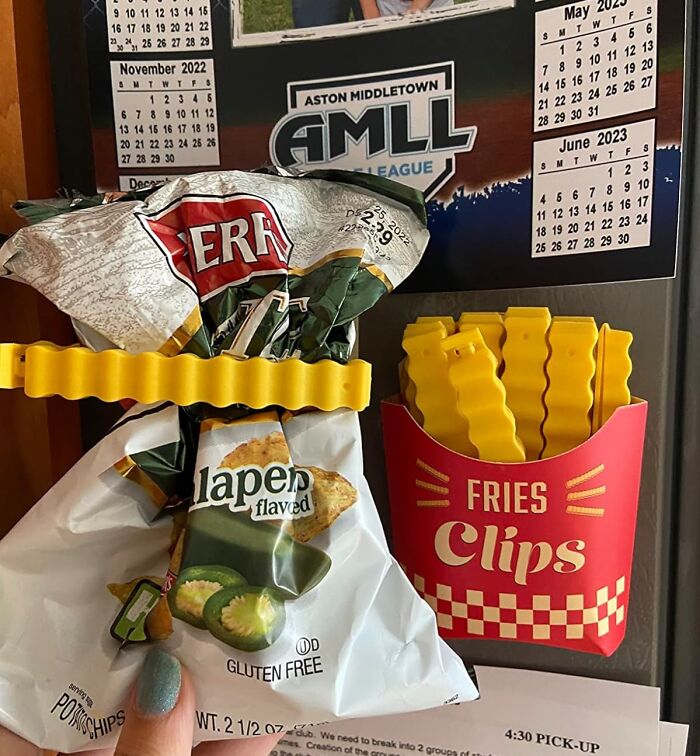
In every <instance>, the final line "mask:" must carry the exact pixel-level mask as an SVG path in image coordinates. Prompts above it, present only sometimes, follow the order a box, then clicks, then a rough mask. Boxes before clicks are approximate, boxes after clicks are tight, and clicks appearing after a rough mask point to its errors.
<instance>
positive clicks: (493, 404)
mask: <svg viewBox="0 0 700 756" xmlns="http://www.w3.org/2000/svg"><path fill="white" fill-rule="evenodd" d="M442 348H443V350H444V351H445V352H446V353H447V355H448V360H449V377H450V382H451V383H452V385H453V386H454V388H455V389H456V390H457V411H458V412H459V414H460V415H461V416H462V417H463V418H464V419H465V420H466V421H467V424H468V426H469V440H470V441H471V443H472V444H473V445H474V447H475V448H476V452H477V456H478V458H479V459H487V460H490V461H491V462H524V461H525V451H524V449H523V444H522V442H521V441H520V439H519V438H518V437H517V436H516V435H515V419H514V418H513V413H512V412H511V411H510V410H509V409H508V407H507V406H506V392H505V389H504V388H503V384H502V383H501V381H499V380H498V376H497V375H496V358H495V357H494V356H493V354H492V353H491V350H489V349H488V348H487V346H486V344H485V343H484V339H483V337H482V335H481V333H480V332H479V330H478V329H476V328H473V329H472V330H471V331H462V332H461V333H457V334H455V335H454V336H450V337H448V338H447V339H445V340H444V341H443V342H442Z"/></svg>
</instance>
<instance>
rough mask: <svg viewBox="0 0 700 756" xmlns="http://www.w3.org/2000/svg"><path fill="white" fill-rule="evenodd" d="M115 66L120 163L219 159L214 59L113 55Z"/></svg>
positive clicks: (128, 165)
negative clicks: (135, 58)
mask: <svg viewBox="0 0 700 756" xmlns="http://www.w3.org/2000/svg"><path fill="white" fill-rule="evenodd" d="M111 67H112V97H113V99H114V122H115V126H116V129H117V132H118V136H119V138H118V140H117V148H118V150H117V162H118V165H119V167H120V168H131V167H139V166H140V167H142V168H143V167H156V168H161V167H166V168H167V167H174V166H183V165H187V166H211V165H218V164H219V135H218V121H217V117H216V84H215V79H214V66H213V63H212V61H211V60H210V59H206V58H202V59H199V58H168V59H159V60H154V61H147V62H133V61H112V66H111Z"/></svg>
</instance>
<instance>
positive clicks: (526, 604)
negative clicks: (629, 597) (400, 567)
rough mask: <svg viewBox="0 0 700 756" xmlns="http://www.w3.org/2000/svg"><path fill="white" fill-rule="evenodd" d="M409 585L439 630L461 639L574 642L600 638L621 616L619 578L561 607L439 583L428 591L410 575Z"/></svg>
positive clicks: (567, 600) (548, 600)
mask: <svg viewBox="0 0 700 756" xmlns="http://www.w3.org/2000/svg"><path fill="white" fill-rule="evenodd" d="M409 578H410V575H409ZM413 585H414V586H415V588H416V590H417V591H418V593H419V594H420V595H421V596H422V597H423V598H424V599H425V601H427V602H428V604H430V606H431V607H432V609H433V611H434V612H435V614H436V615H437V624H438V627H440V628H443V629H445V630H453V631H459V632H464V633H465V635H474V636H488V637H494V636H495V637H499V638H502V639H504V640H521V641H523V640H535V641H537V640H540V641H542V640H553V639H555V638H565V639H566V640H578V639H581V638H584V637H585V636H589V637H590V636H591V635H592V634H593V635H595V636H597V637H599V638H602V637H604V636H606V635H607V634H608V633H609V632H610V630H611V629H612V628H613V627H617V626H618V625H621V624H622V623H623V621H624V618H625V602H624V600H623V596H624V594H625V578H624V577H621V578H619V580H617V581H616V582H615V584H614V585H613V586H611V587H609V586H603V587H602V588H600V589H598V590H597V591H595V596H594V597H593V594H591V598H590V599H589V600H588V601H587V600H586V597H585V596H584V595H583V594H581V593H578V594H570V595H568V596H566V597H564V600H563V601H562V602H561V603H560V604H556V603H555V602H554V600H553V599H552V597H551V596H533V597H532V599H531V600H529V599H521V600H520V603H518V596H517V595H516V594H515V593H497V592H485V591H476V590H471V589H468V588H467V589H466V590H465V589H463V590H460V591H456V590H453V589H452V587H450V586H449V585H441V584H440V583H437V584H436V585H434V589H433V588H432V587H431V589H430V590H429V589H428V588H427V587H426V581H425V579H424V578H422V577H421V576H420V575H414V576H413ZM494 631H495V632H494Z"/></svg>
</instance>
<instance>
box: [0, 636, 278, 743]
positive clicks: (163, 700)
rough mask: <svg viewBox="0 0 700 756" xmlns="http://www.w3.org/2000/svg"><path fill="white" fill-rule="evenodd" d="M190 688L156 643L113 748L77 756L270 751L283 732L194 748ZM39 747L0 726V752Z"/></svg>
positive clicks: (183, 672)
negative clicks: (114, 748) (117, 740)
mask: <svg viewBox="0 0 700 756" xmlns="http://www.w3.org/2000/svg"><path fill="white" fill-rule="evenodd" d="M194 708H195V700H194V690H193V688H192V682H191V680H190V677H189V675H188V674H187V670H186V669H185V668H184V667H183V666H182V665H181V664H180V662H179V661H178V660H177V659H176V658H175V657H174V656H171V655H170V654H167V653H165V652H164V651H161V650H160V649H158V648H154V649H153V650H151V651H150V653H149V654H148V656H147V657H146V661H145V663H144V665H143V669H142V670H141V674H140V676H139V680H138V682H137V684H136V687H135V688H134V690H133V692H132V694H131V696H130V698H129V703H128V705H127V714H126V722H125V724H124V727H123V728H122V732H121V735H120V736H119V742H118V743H117V746H116V750H112V749H106V750H105V749H102V750H98V751H86V752H83V753H82V754H81V756H190V754H193V756H268V754H269V753H270V751H271V750H272V749H273V748H274V747H275V746H276V745H277V741H278V740H279V739H280V737H281V735H266V736H263V737H260V738H249V739H246V740H225V741H218V742H212V743H202V745H200V746H198V747H197V748H195V749H194V751H193V750H192V734H193V731H194V716H195V714H194ZM42 753H43V752H42V751H41V749H40V748H37V747H36V746H33V745H31V744H30V743H27V741H26V740H22V738H19V737H18V736H17V735H14V734H13V733H11V732H9V731H8V730H5V729H4V728H2V727H0V754H2V756H42Z"/></svg>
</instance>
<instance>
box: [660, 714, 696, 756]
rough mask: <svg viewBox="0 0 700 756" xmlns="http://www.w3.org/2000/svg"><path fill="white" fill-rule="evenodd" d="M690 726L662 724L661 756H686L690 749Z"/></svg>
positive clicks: (670, 723)
mask: <svg viewBox="0 0 700 756" xmlns="http://www.w3.org/2000/svg"><path fill="white" fill-rule="evenodd" d="M688 729H689V728H688V725H684V724H675V723H673V722H661V723H660V725H659V756H685V754H686V751H687V748H688Z"/></svg>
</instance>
